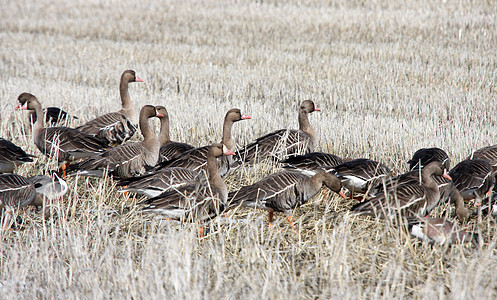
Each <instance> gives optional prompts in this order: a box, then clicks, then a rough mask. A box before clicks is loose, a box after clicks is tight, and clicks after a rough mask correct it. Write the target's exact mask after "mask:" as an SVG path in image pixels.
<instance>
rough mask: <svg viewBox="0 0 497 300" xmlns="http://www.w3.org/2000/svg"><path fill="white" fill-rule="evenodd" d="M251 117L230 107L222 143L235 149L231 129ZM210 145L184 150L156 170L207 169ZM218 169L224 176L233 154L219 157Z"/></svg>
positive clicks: (225, 121) (229, 166)
mask: <svg viewBox="0 0 497 300" xmlns="http://www.w3.org/2000/svg"><path fill="white" fill-rule="evenodd" d="M247 119H250V116H247V115H245V114H242V113H241V111H240V109H238V108H233V109H230V110H229V111H228V112H227V113H226V116H225V118H224V123H223V137H222V140H221V143H222V144H223V145H225V146H226V148H227V149H228V150H230V151H233V149H234V147H235V145H234V142H233V140H232V138H231V129H232V127H233V124H234V123H235V122H238V121H241V120H247ZM209 149H210V146H202V147H198V148H193V149H190V150H188V151H186V152H183V153H182V154H180V155H179V156H177V157H176V158H173V159H172V160H169V161H164V162H162V163H160V164H159V165H158V166H157V168H156V171H158V170H161V169H164V168H174V167H178V168H186V169H190V170H193V171H200V170H205V168H206V167H207V154H208V153H209ZM217 164H218V170H219V174H220V175H221V176H224V175H225V174H226V173H228V171H229V170H230V168H231V166H232V159H231V156H221V157H219V159H218V162H217Z"/></svg>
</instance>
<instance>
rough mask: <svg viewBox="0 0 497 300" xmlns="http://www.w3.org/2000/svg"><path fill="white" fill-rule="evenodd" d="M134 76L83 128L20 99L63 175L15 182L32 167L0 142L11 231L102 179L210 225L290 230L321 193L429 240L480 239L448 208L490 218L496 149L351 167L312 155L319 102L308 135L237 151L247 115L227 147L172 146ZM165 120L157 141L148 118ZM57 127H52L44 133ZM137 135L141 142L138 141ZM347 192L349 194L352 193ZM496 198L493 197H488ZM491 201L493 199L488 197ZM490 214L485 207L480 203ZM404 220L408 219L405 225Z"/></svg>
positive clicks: (431, 153)
mask: <svg viewBox="0 0 497 300" xmlns="http://www.w3.org/2000/svg"><path fill="white" fill-rule="evenodd" d="M142 81H143V80H141V79H140V78H139V77H137V76H136V74H135V72H134V71H133V70H126V71H124V73H123V74H122V76H121V81H120V85H119V91H120V95H121V101H122V108H121V110H119V111H116V112H112V113H107V114H105V115H102V116H99V117H97V118H95V119H93V120H91V121H89V122H87V123H86V124H83V125H81V126H79V127H76V128H70V127H61V126H58V125H57V124H60V122H61V121H63V120H64V119H66V118H75V117H71V116H69V115H68V114H67V113H66V112H64V111H62V110H60V109H58V108H55V107H49V108H47V109H45V110H43V108H42V105H41V103H40V102H39V101H38V99H37V98H36V97H35V96H34V95H32V94H29V93H22V94H21V95H20V96H19V97H18V101H19V106H18V107H17V109H19V110H28V111H29V112H30V121H31V124H32V139H33V142H34V144H35V145H36V147H37V148H38V149H39V150H40V152H41V153H43V154H44V155H46V156H47V157H49V158H51V159H55V160H57V162H58V163H59V166H60V169H59V170H58V171H54V172H53V173H52V175H51V176H44V175H38V176H35V177H32V178H25V177H23V176H20V175H16V174H13V173H12V172H14V170H15V168H16V166H17V165H19V164H22V163H28V162H32V161H33V158H34V157H35V156H34V155H30V154H27V153H26V152H24V151H23V150H22V149H21V148H19V147H17V146H16V145H14V144H12V143H11V142H10V141H8V140H5V139H0V173H3V174H1V175H0V206H1V207H4V208H5V209H4V214H3V215H4V218H3V228H4V229H7V228H9V227H10V223H11V218H10V216H11V215H12V212H15V211H16V210H17V209H19V208H21V207H24V206H27V205H41V204H43V201H44V198H45V197H60V196H61V195H63V194H64V193H65V192H66V191H67V190H68V187H67V184H66V182H65V180H64V179H65V178H66V176H76V175H77V176H93V177H102V176H104V175H105V174H109V175H110V176H112V177H113V178H114V179H115V180H119V183H118V186H120V187H121V189H120V192H126V193H133V194H139V195H143V196H144V197H145V198H146V199H145V200H143V201H142V202H140V203H138V205H140V206H141V207H142V211H144V212H154V213H159V214H162V215H164V216H165V217H166V218H169V219H173V220H180V221H194V222H199V223H200V224H204V223H206V222H208V221H210V220H212V219H213V218H215V217H216V216H218V215H219V214H220V213H221V212H223V211H227V210H229V209H232V208H234V207H238V206H244V207H251V208H258V209H264V210H267V211H268V212H269V224H270V225H271V224H272V221H273V213H274V212H282V213H284V214H285V215H286V217H287V219H288V221H289V222H290V225H291V226H292V227H294V224H293V221H292V211H293V209H295V208H296V207H299V206H301V205H302V204H304V203H306V202H307V201H308V200H309V199H310V198H312V197H313V196H315V195H316V194H317V193H319V192H320V191H321V189H322V187H323V186H325V187H327V188H328V189H330V190H332V191H334V192H336V193H337V194H339V195H340V196H342V197H343V198H345V199H349V198H350V199H352V200H356V201H357V200H358V202H357V204H355V205H354V206H353V207H352V213H353V214H358V215H360V214H361V215H370V216H374V217H378V218H389V219H392V220H396V219H398V220H400V219H402V220H406V221H407V222H406V224H407V228H408V229H409V231H410V233H411V234H413V235H414V236H416V237H418V238H420V239H422V240H425V241H428V242H430V243H435V242H436V243H444V242H448V243H452V242H468V241H473V242H474V241H477V239H478V237H477V236H476V235H475V234H470V233H468V232H465V231H463V230H461V229H459V228H458V226H457V225H455V224H454V223H452V222H450V221H448V220H446V218H430V217H428V215H429V214H430V212H431V211H432V210H433V209H434V208H435V207H437V206H439V205H440V204H441V203H444V202H446V201H450V202H451V203H453V204H454V205H455V207H456V215H457V217H458V219H459V220H460V221H461V222H465V221H467V219H468V218H469V216H470V213H469V210H468V209H467V208H466V207H465V203H467V202H468V201H469V200H471V199H475V203H476V205H477V206H478V205H479V204H480V203H482V200H483V199H485V201H483V202H484V203H486V204H488V207H487V208H486V209H487V211H484V212H485V213H487V214H493V213H494V209H493V206H492V205H490V201H491V199H492V198H493V197H492V195H491V193H492V190H493V186H494V182H495V179H494V169H495V167H496V165H497V145H495V146H489V147H485V148H482V149H479V150H477V151H475V152H474V153H472V154H471V155H470V157H468V158H467V159H466V160H464V161H462V162H460V163H459V164H457V165H456V166H455V167H454V168H452V169H451V168H450V159H449V157H448V155H447V153H446V152H445V151H443V150H442V149H439V148H423V149H420V150H418V151H416V152H415V153H414V155H413V157H412V159H411V160H410V161H409V164H410V171H409V172H407V173H404V174H401V175H397V176H393V175H392V172H391V171H390V169H389V168H388V167H387V166H385V165H384V164H382V163H380V162H377V161H373V160H370V159H364V158H359V159H353V160H347V161H344V160H343V159H342V158H340V157H338V156H336V155H333V154H329V153H322V152H312V151H313V149H314V147H315V145H316V133H315V131H314V129H313V127H312V126H311V123H310V122H309V114H310V113H312V112H314V111H319V109H318V108H317V107H316V106H315V104H314V103H313V102H312V101H310V100H305V101H303V102H302V103H301V104H300V107H299V112H298V121H299V129H298V130H293V129H281V130H277V131H274V132H271V133H268V134H266V135H264V136H262V137H259V138H257V139H256V140H255V141H254V142H253V143H251V144H249V145H246V146H245V147H243V148H241V149H235V143H234V142H233V140H232V137H231V130H232V127H233V124H234V123H236V122H238V121H241V120H247V119H250V116H248V115H246V114H242V112H241V111H240V109H238V108H233V109H230V110H229V111H228V112H227V113H226V115H225V118H224V123H223V128H222V140H221V142H220V143H214V144H212V145H206V146H202V147H195V146H193V145H189V144H186V143H181V142H175V141H171V139H170V134H169V116H168V112H167V110H166V108H165V107H164V106H152V105H145V106H143V107H142V108H141V110H140V112H139V114H137V111H136V109H135V106H134V104H133V101H132V100H131V98H130V95H129V92H128V84H129V83H130V82H142ZM151 118H159V119H160V132H159V134H158V135H157V134H156V133H154V131H153V130H152V128H151V127H150V125H149V119H151ZM47 123H48V124H49V125H50V127H45V124H47ZM137 127H138V128H139V129H140V132H141V134H142V136H143V139H142V140H141V141H140V142H130V141H129V139H130V138H131V137H133V136H134V134H135V132H136V131H137ZM264 162H265V163H271V164H277V165H279V167H281V169H282V170H281V171H279V172H277V173H274V174H271V175H269V176H267V177H265V178H262V179H261V180H260V181H257V182H255V183H254V184H252V185H248V186H243V187H241V188H240V189H238V190H235V191H230V192H229V191H228V189H227V186H226V184H225V183H224V181H223V176H224V175H225V174H226V173H227V172H228V171H230V170H232V169H236V168H239V167H243V166H247V165H251V164H256V163H264ZM344 189H345V190H346V191H347V193H348V195H346V193H345V192H344ZM489 195H490V197H489ZM487 199H490V200H487ZM478 207H479V211H480V212H481V211H482V208H483V206H478ZM400 217H402V218H400Z"/></svg>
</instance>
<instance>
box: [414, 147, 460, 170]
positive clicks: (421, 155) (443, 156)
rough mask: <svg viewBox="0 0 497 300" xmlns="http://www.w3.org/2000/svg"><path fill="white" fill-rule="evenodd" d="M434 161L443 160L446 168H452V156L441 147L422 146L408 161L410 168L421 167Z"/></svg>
mask: <svg viewBox="0 0 497 300" xmlns="http://www.w3.org/2000/svg"><path fill="white" fill-rule="evenodd" d="M432 161H439V162H441V163H442V164H443V165H444V167H445V169H447V170H450V158H449V155H447V152H445V151H444V150H443V149H440V148H436V147H434V148H421V149H419V150H417V151H416V152H414V154H413V155H412V158H411V159H410V160H409V161H408V163H409V170H415V169H420V168H423V167H424V166H426V165H427V164H429V163H430V162H432Z"/></svg>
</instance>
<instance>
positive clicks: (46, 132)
mask: <svg viewBox="0 0 497 300" xmlns="http://www.w3.org/2000/svg"><path fill="white" fill-rule="evenodd" d="M18 100H19V102H20V103H24V105H23V106H19V107H18V108H19V109H21V110H26V109H28V110H31V111H32V110H34V111H35V112H36V115H37V120H36V123H34V124H33V141H34V143H35V145H36V147H38V149H39V150H40V151H41V153H43V154H45V155H46V156H48V157H54V158H56V159H57V161H58V163H59V164H60V165H62V169H63V170H64V172H65V169H66V167H67V165H68V164H69V163H70V162H71V161H74V160H77V159H81V158H85V157H89V156H92V155H95V154H98V153H100V152H103V151H104V148H105V144H103V143H102V142H101V141H100V140H98V139H96V138H94V137H92V136H89V135H87V134H84V133H82V132H81V131H79V130H77V129H74V128H69V127H48V128H45V125H44V119H43V110H42V108H41V104H40V102H38V99H36V97H35V96H33V95H32V94H29V93H22V94H21V95H19V98H18Z"/></svg>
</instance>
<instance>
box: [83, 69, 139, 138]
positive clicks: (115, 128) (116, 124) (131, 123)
mask: <svg viewBox="0 0 497 300" xmlns="http://www.w3.org/2000/svg"><path fill="white" fill-rule="evenodd" d="M130 82H143V80H142V79H140V78H138V77H137V76H136V74H135V71H133V70H126V71H124V72H123V74H122V75H121V82H120V83H119V93H120V95H121V103H122V108H121V110H119V111H116V112H112V113H108V114H105V115H102V116H100V117H97V118H95V119H93V120H91V121H89V122H88V123H86V124H84V125H81V126H79V127H77V128H76V129H78V130H80V131H82V132H84V133H86V134H89V135H92V136H94V137H97V138H98V139H100V140H102V141H103V142H104V143H106V144H107V145H119V144H122V143H123V142H124V141H126V140H128V139H130V138H131V137H132V136H133V135H134V134H135V132H136V127H135V126H136V124H137V123H138V116H137V115H136V108H135V105H134V104H133V101H131V98H130V97H129V92H128V84H129V83H130Z"/></svg>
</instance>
